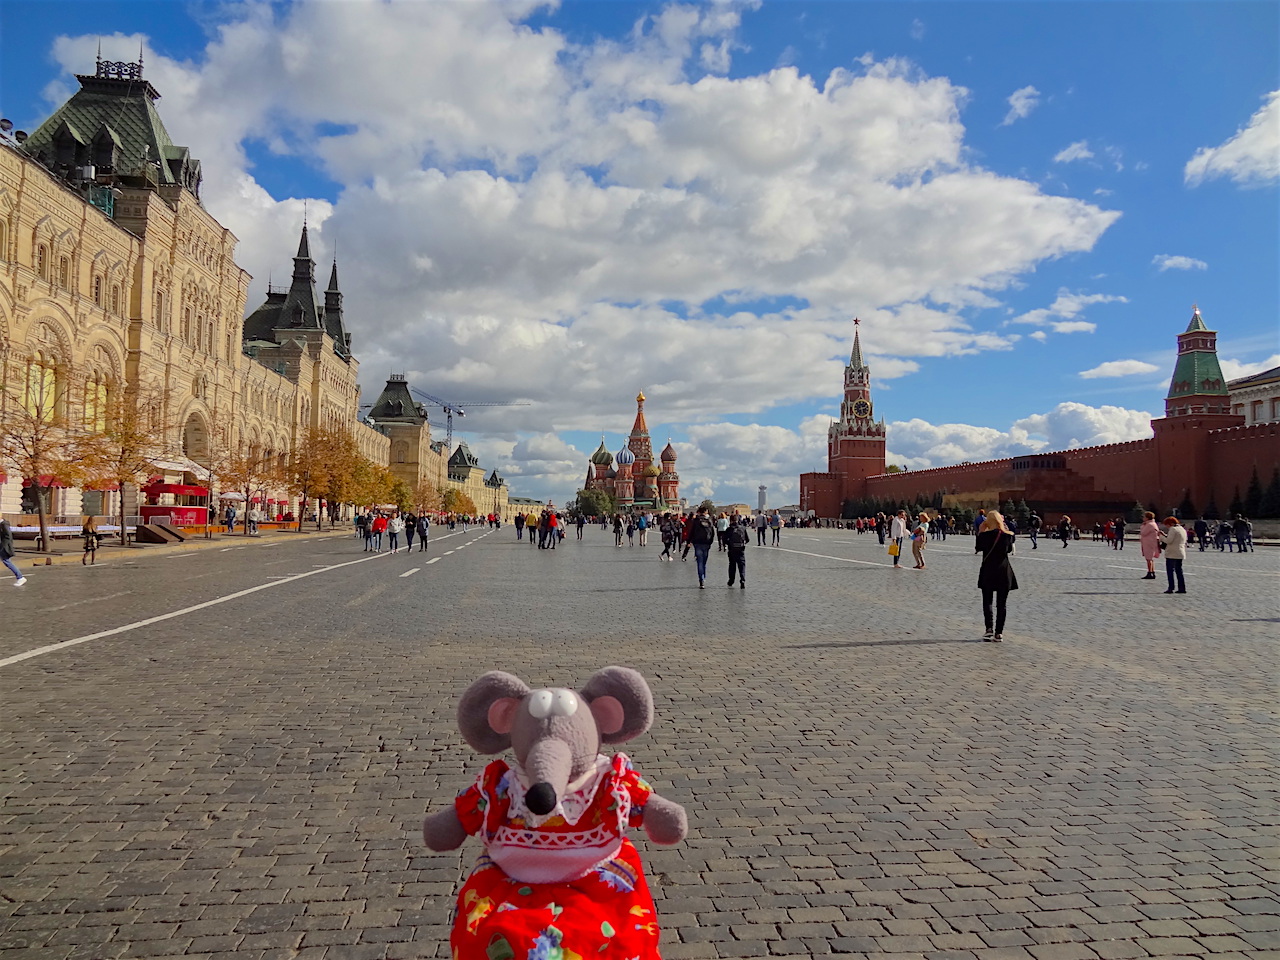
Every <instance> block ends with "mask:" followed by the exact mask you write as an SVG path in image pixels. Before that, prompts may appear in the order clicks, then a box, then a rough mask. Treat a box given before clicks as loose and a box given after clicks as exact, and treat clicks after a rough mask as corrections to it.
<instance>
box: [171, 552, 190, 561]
mask: <svg viewBox="0 0 1280 960" xmlns="http://www.w3.org/2000/svg"><path fill="white" fill-rule="evenodd" d="M194 556H195V554H194V553H173V554H170V555H169V559H170V560H185V559H187V557H194Z"/></svg>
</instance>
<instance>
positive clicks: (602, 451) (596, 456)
mask: <svg viewBox="0 0 1280 960" xmlns="http://www.w3.org/2000/svg"><path fill="white" fill-rule="evenodd" d="M591 462H592V463H602V464H610V463H613V454H612V453H610V452H609V450H608V448H607V447H605V445H604V437H601V438H600V446H599V447H598V448H597V449H596V452H595V453H593V454H592V455H591Z"/></svg>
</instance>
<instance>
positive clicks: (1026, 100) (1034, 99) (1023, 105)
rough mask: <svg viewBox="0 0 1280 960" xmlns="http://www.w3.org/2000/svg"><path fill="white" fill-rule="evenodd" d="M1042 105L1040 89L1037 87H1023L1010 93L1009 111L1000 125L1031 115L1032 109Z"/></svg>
mask: <svg viewBox="0 0 1280 960" xmlns="http://www.w3.org/2000/svg"><path fill="white" fill-rule="evenodd" d="M1039 105H1040V91H1039V90H1037V89H1036V88H1035V87H1022V88H1021V89H1019V90H1015V91H1013V93H1012V94H1010V95H1009V112H1008V113H1007V114H1005V117H1004V120H1003V121H1001V123H1000V126H1002V127H1007V126H1009V125H1010V124H1012V123H1013V122H1014V121H1015V120H1021V119H1023V118H1024V117H1027V116H1030V114H1031V111H1032V110H1034V109H1035V108H1036V107H1038V106H1039Z"/></svg>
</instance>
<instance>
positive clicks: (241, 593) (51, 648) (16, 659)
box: [0, 547, 386, 667]
mask: <svg viewBox="0 0 1280 960" xmlns="http://www.w3.org/2000/svg"><path fill="white" fill-rule="evenodd" d="M235 549H237V550H238V549H242V548H240V547H236V548H235ZM385 556H386V554H385V553H375V554H374V555H373V556H371V557H361V558H360V559H359V560H347V561H346V562H345V563H335V564H333V565H332V566H328V567H323V568H321V569H319V570H309V571H307V572H306V573H295V574H294V575H293V576H291V577H283V578H281V579H279V580H273V581H272V582H271V583H260V584H258V585H257V586H256V587H249V588H248V589H245V590H237V591H236V592H235V593H228V594H227V595H226V596H225V597H215V598H214V599H212V600H206V601H205V602H204V603H197V604H195V605H194V606H190V607H183V608H182V609H181V610H174V611H172V612H170V613H162V614H160V615H159V616H156V617H148V618H147V619H145V620H135V621H134V622H133V623H126V624H125V625H124V626H122V627H114V628H112V629H110V630H102V631H99V632H98V633H91V634H88V635H87V636H83V637H76V638H75V639H74V640H63V641H61V642H60V643H50V644H47V645H45V646H43V647H36V648H35V649H34V650H28V651H27V652H26V653H19V654H15V655H14V656H12V657H6V658H5V659H4V660H0V667H7V666H9V665H10V664H14V663H20V662H21V661H23V660H30V659H31V658H32V657H39V656H43V655H44V654H46V653H54V652H55V651H57V650H62V649H63V648H64V647H74V646H76V645H78V644H81V643H88V642H89V641H90V640H101V639H102V638H103V637H113V636H115V635H116V634H118V633H127V632H128V631H130V630H137V629H138V628H139V627H148V626H150V625H151V624H153V623H162V622H163V621H165V620H172V619H173V618H174V617H181V616H185V615H186V614H188V613H195V612H196V611H197V610H204V609H205V608H207V607H216V606H217V605H218V604H220V603H227V602H228V601H230V600H238V599H239V598H240V597H247V596H248V595H249V594H251V593H257V592H258V591H259V590H269V589H271V588H272V587H279V586H283V585H284V584H286V583H292V582H293V581H294V580H302V579H305V578H306V577H313V576H315V575H316V574H317V573H327V572H328V571H330V570H340V569H342V568H343V567H350V566H352V565H353V564H357V563H364V562H365V561H366V560H377V559H379V558H381V557H385Z"/></svg>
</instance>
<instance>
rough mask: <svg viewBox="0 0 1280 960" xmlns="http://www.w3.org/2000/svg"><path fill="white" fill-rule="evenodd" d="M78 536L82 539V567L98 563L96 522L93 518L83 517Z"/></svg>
mask: <svg viewBox="0 0 1280 960" xmlns="http://www.w3.org/2000/svg"><path fill="white" fill-rule="evenodd" d="M80 536H82V537H84V554H83V555H82V556H81V557H80V563H81V565H82V566H83V565H84V564H88V563H97V562H98V521H97V519H96V518H94V517H85V518H84V524H83V525H82V526H81V527H80Z"/></svg>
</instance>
